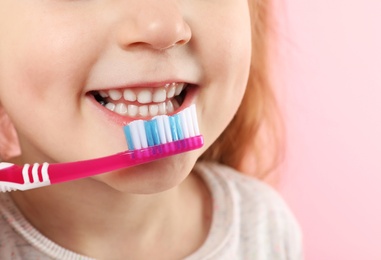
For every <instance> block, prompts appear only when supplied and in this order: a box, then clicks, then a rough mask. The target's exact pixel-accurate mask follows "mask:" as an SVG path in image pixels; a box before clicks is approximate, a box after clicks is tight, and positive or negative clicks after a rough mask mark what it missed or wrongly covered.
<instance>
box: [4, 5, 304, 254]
mask: <svg viewBox="0 0 381 260" xmlns="http://www.w3.org/2000/svg"><path fill="white" fill-rule="evenodd" d="M267 12H268V3H267V1H265V0H252V1H247V0H222V1H221V0H218V1H217V0H203V1H201V0H194V1H193V0H192V1H190V0H181V1H179V0H162V1H157V0H87V1H84V0H72V1H69V0H30V1H21V0H1V1H0V38H1V43H0V104H1V107H2V109H3V110H4V111H5V112H4V113H5V114H6V115H3V117H4V118H9V119H10V122H11V123H12V127H14V129H16V132H17V137H18V142H19V147H20V151H21V153H20V155H19V156H16V157H13V158H11V159H9V161H10V162H12V163H17V164H25V163H34V162H39V163H42V162H68V161H78V160H84V159H90V158H96V157H102V156H106V155H110V154H114V153H117V152H120V151H123V150H126V149H127V147H126V144H125V141H124V137H123V133H122V131H121V130H120V129H121V126H122V125H123V124H124V123H126V122H130V121H132V120H134V119H137V118H144V119H147V118H150V117H152V116H153V115H155V114H157V113H158V111H160V112H161V113H167V114H172V113H175V112H176V111H179V110H181V109H183V108H184V107H187V106H189V105H190V104H196V105H197V110H198V117H199V124H200V130H201V133H202V134H203V136H204V138H205V145H204V148H203V149H200V150H197V151H193V152H189V153H183V154H179V155H176V156H172V157H168V158H165V159H162V160H159V161H154V162H151V163H148V164H144V165H141V166H137V167H133V168H128V169H122V170H118V171H114V172H107V173H104V174H101V175H97V176H94V177H90V178H85V179H81V180H77V181H72V182H66V183H63V184H57V185H52V186H48V187H44V188H39V189H34V190H29V191H25V192H12V193H4V194H1V197H0V198H1V203H0V207H1V208H0V209H1V214H2V217H1V218H0V226H1V234H0V259H166V260H167V259H195V260H196V259H197V260H198V259H260V260H267V259H271V260H275V259H276V260H278V259H301V246H300V233H299V229H298V226H297V224H296V223H295V220H294V218H293V217H292V214H291V213H290V212H289V210H288V209H287V207H286V206H285V204H284V203H283V201H282V200H281V199H280V197H279V196H278V195H277V194H276V193H275V192H274V191H273V190H272V189H271V188H269V187H268V186H267V185H265V184H263V183H261V182H260V181H258V180H256V179H254V178H250V177H245V176H243V175H240V174H239V173H238V172H237V171H236V170H237V169H240V165H242V161H243V159H244V158H245V157H246V158H249V159H250V156H251V155H252V154H254V155H258V154H260V153H259V152H261V151H262V150H264V147H259V146H258V145H259V142H258V131H257V130H258V129H259V126H261V122H263V121H264V119H265V118H266V116H268V115H269V113H268V111H269V107H268V106H269V104H271V103H269V102H267V101H269V100H271V94H270V92H269V87H268V83H267V78H266V66H265V65H266V60H265V56H266V52H265V50H266V32H267ZM249 75H250V77H249ZM248 82H249V83H248ZM184 86H186V88H187V91H182V89H183V88H184ZM246 86H248V87H247V89H246ZM170 88H172V89H173V91H175V92H176V94H175V96H174V97H172V96H171V95H168V93H167V92H170V91H171V90H170ZM159 90H160V91H164V92H165V93H166V95H167V97H166V98H165V101H163V102H158V103H155V101H153V100H152V95H155V93H156V92H157V91H159ZM245 90H246V92H245ZM94 93H97V94H98V95H107V96H108V97H109V98H108V104H107V105H106V104H105V103H104V102H103V103H102V104H101V102H98V101H99V100H98V99H97V98H96V95H95V94H94ZM141 93H145V94H141ZM179 93H180V94H179ZM181 93H182V94H181ZM140 95H143V96H142V97H139V96H140ZM121 96H123V97H121ZM179 97H181V98H179ZM143 100H145V101H143ZM147 103H148V105H147ZM126 108H128V109H126ZM126 110H127V112H126ZM237 110H238V112H237ZM4 124H5V123H4ZM4 131H6V130H4ZM4 133H5V132H4ZM253 147H254V148H253ZM1 148H2V149H3V148H5V146H3V145H2V147H1ZM252 151H254V153H253V152H252ZM2 152H3V153H4V154H6V153H7V151H5V149H4V150H3V151H2ZM256 158H260V157H256ZM3 159H5V158H3ZM196 162H197V163H196ZM259 162H260V160H257V161H256V165H257V167H256V168H255V171H256V173H257V174H261V173H263V169H262V168H263V167H261V164H260V163H259ZM223 165H226V166H223ZM246 165H248V164H246ZM229 166H230V167H232V168H230V167H229ZM252 167H254V166H252Z"/></svg>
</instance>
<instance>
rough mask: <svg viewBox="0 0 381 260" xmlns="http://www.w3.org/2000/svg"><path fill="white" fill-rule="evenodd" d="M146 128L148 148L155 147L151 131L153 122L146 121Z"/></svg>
mask: <svg viewBox="0 0 381 260" xmlns="http://www.w3.org/2000/svg"><path fill="white" fill-rule="evenodd" d="M144 128H145V130H146V136H147V143H148V146H149V147H150V146H153V145H154V142H153V138H152V131H151V122H150V121H145V122H144Z"/></svg>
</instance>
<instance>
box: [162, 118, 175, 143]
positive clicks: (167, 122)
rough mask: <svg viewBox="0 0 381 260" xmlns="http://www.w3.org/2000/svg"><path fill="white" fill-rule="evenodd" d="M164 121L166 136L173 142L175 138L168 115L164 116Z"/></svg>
mask: <svg viewBox="0 0 381 260" xmlns="http://www.w3.org/2000/svg"><path fill="white" fill-rule="evenodd" d="M163 121H164V129H165V136H166V137H167V141H168V142H172V141H173V138H172V133H171V125H170V123H169V118H168V116H163Z"/></svg>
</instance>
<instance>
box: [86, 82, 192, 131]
mask: <svg viewBox="0 0 381 260" xmlns="http://www.w3.org/2000/svg"><path fill="white" fill-rule="evenodd" d="M198 92H199V87H198V86H195V85H192V86H191V87H190V88H189V89H188V90H187V93H186V95H185V99H184V101H183V103H182V104H181V106H180V107H179V108H178V109H176V110H175V111H174V112H173V113H171V114H176V113H178V112H180V111H181V110H183V109H185V108H187V107H189V106H190V105H191V104H193V103H194V102H195V99H196V97H197V95H198ZM86 97H87V99H88V100H89V101H90V103H91V104H92V105H95V107H96V109H97V110H98V111H99V112H101V113H102V115H103V116H105V117H106V119H107V120H108V121H111V122H113V123H114V124H115V123H116V124H118V125H120V126H124V125H126V124H128V123H130V122H131V121H134V120H137V119H149V118H150V117H145V118H131V117H127V116H122V115H119V114H117V113H115V112H112V111H111V110H109V109H107V108H105V107H104V106H102V105H101V104H99V103H98V102H97V101H96V100H95V98H94V97H93V96H92V95H91V94H87V95H86ZM171 114H169V115H171Z"/></svg>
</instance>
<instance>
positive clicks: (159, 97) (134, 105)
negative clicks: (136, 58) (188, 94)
mask: <svg viewBox="0 0 381 260" xmlns="http://www.w3.org/2000/svg"><path fill="white" fill-rule="evenodd" d="M184 85H185V84H184V83H170V84H166V85H165V86H162V87H158V88H129V89H124V90H121V89H111V90H102V91H99V95H100V96H101V97H102V98H104V99H106V98H109V99H108V100H107V104H106V105H105V107H106V108H108V109H109V110H111V111H114V112H116V113H118V114H121V115H129V116H131V117H134V116H137V115H139V116H142V117H145V116H148V115H150V116H156V115H158V114H166V113H172V112H173V111H174V109H175V108H177V107H178V106H179V104H178V103H177V101H176V100H175V99H173V100H171V99H172V98H173V97H175V96H178V95H179V94H180V93H181V91H182V90H183V89H184ZM117 101H120V102H117ZM123 101H124V102H123ZM126 101H127V103H126ZM128 102H131V103H130V104H129V103H128ZM147 104H148V105H147Z"/></svg>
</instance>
